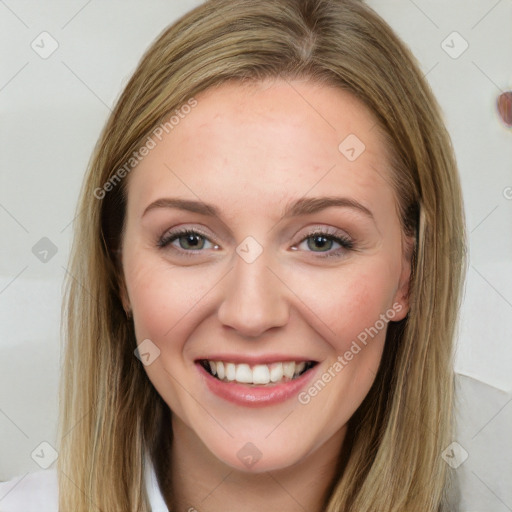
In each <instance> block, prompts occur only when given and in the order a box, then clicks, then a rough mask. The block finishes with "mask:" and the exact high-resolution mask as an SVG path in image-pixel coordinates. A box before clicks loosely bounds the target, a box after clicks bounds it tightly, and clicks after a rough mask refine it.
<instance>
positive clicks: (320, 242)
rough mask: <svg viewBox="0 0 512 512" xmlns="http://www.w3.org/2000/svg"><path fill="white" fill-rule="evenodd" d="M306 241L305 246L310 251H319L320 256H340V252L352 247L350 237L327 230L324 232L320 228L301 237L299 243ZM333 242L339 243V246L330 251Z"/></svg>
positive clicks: (352, 243)
mask: <svg viewBox="0 0 512 512" xmlns="http://www.w3.org/2000/svg"><path fill="white" fill-rule="evenodd" d="M306 241H307V247H308V248H309V249H312V251H311V252H314V253H319V257H320V258H330V257H333V256H335V257H340V256H341V253H342V252H344V251H350V250H352V249H354V242H353V241H352V240H351V239H350V238H348V237H346V236H344V235H341V234H338V233H337V232H335V233H330V232H328V231H327V232H326V231H321V230H318V231H314V232H312V233H310V234H308V236H306V237H305V238H303V239H302V240H301V243H303V242H306ZM333 243H337V244H339V245H340V248H339V249H336V250H334V251H330V249H331V248H332V244H333ZM315 244H316V245H315ZM299 245H300V244H299ZM317 248H318V249H320V250H319V251H316V250H315V249H317ZM322 253H325V254H322Z"/></svg>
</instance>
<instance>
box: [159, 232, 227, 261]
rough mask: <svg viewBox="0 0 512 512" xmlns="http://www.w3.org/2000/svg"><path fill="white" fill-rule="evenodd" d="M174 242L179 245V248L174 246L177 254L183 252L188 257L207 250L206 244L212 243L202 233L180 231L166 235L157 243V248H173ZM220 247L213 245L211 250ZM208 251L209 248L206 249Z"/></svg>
mask: <svg viewBox="0 0 512 512" xmlns="http://www.w3.org/2000/svg"><path fill="white" fill-rule="evenodd" d="M174 242H177V243H178V246H176V245H172V248H173V249H174V250H176V251H177V252H181V253H182V254H185V255H187V256H193V254H191V253H193V252H201V249H204V248H205V243H206V242H208V243H210V244H212V242H211V241H210V240H209V239H208V238H207V237H206V235H204V234H203V233H201V232H200V231H197V230H195V229H180V230H176V231H171V232H169V233H166V234H165V235H164V236H162V238H160V240H158V242H157V246H158V247H160V248H161V249H163V248H164V247H168V246H171V244H173V243H174ZM218 247H219V246H218V245H213V244H212V247H210V248H213V249H217V248H218ZM206 248H207V249H208V247H206Z"/></svg>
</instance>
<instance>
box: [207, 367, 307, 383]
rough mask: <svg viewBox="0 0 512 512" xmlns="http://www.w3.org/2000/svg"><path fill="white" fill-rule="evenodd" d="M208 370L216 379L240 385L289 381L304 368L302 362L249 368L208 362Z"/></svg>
mask: <svg viewBox="0 0 512 512" xmlns="http://www.w3.org/2000/svg"><path fill="white" fill-rule="evenodd" d="M208 364H209V365H210V370H211V372H212V374H213V375H216V376H217V378H218V379H220V380H225V381H230V382H232V381H236V382H240V383H242V384H268V383H269V382H279V381H281V380H284V379H285V380H290V379H293V378H294V377H296V376H297V375H299V374H300V373H301V372H303V371H304V369H305V368H306V363H305V362H304V361H302V362H300V363H296V362H295V361H289V362H284V363H271V364H257V365H255V366H253V367H252V368H251V366H249V365H248V364H245V363H242V364H235V363H225V362H223V361H208Z"/></svg>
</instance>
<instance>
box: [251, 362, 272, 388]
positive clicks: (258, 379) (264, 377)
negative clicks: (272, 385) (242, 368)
mask: <svg viewBox="0 0 512 512" xmlns="http://www.w3.org/2000/svg"><path fill="white" fill-rule="evenodd" d="M252 382H254V384H268V383H269V382H270V370H269V369H268V366H267V365H266V364H258V365H256V366H255V367H254V368H253V369H252Z"/></svg>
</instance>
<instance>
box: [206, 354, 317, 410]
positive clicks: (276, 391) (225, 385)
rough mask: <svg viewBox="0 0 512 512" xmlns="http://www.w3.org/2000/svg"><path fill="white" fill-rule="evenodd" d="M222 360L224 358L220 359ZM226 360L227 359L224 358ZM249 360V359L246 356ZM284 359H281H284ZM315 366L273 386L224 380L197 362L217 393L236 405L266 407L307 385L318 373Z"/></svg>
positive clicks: (210, 386) (292, 394) (282, 400)
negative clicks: (295, 377)
mask: <svg viewBox="0 0 512 512" xmlns="http://www.w3.org/2000/svg"><path fill="white" fill-rule="evenodd" d="M218 360H221V361H222V359H218ZM224 360H225V359H224ZM244 360H245V361H246V362H247V359H246V358H244ZM282 360H283V359H281V361H282ZM318 366H319V365H316V366H314V367H313V368H311V369H310V370H308V371H307V372H306V373H304V374H302V375H301V376H300V377H298V378H297V379H294V380H291V381H289V382H284V383H282V384H273V385H271V386H252V385H246V384H239V383H238V382H224V381H221V380H219V379H217V378H215V377H214V376H213V375H210V374H209V373H208V372H207V371H206V370H205V369H204V368H203V367H202V366H201V364H200V363H196V367H197V368H198V370H199V372H200V374H201V377H202V378H203V379H204V381H205V382H206V385H207V386H208V389H209V390H210V391H211V392H212V393H214V394H215V395H217V396H219V397H220V398H223V399H224V400H228V401H229V402H232V403H234V404H236V405H244V406H245V407H264V406H266V405H274V404H278V403H281V402H284V401H285V400H288V399H289V398H291V397H292V396H294V395H297V394H298V392H299V391H300V390H301V389H302V388H303V387H305V386H306V385H307V383H308V382H309V381H310V380H311V379H312V377H313V375H314V374H315V373H316V368H317V367H318Z"/></svg>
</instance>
